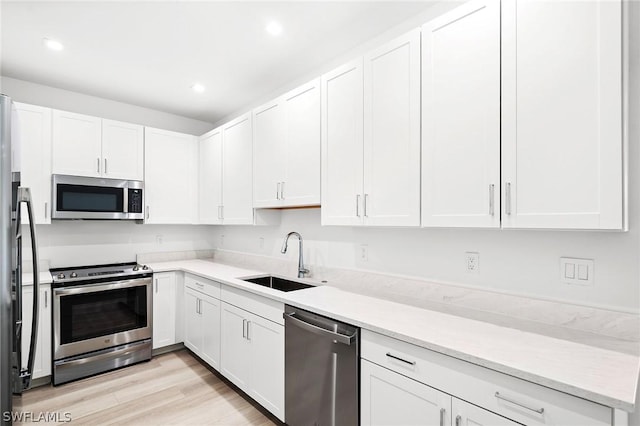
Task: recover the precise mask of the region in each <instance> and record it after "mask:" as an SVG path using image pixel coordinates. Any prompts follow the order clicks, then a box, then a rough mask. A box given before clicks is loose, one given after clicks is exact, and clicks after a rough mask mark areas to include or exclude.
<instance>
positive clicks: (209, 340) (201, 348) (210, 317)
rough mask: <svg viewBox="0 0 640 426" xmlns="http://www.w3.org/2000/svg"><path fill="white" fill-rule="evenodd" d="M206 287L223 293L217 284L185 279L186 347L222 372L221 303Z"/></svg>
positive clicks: (188, 277)
mask: <svg viewBox="0 0 640 426" xmlns="http://www.w3.org/2000/svg"><path fill="white" fill-rule="evenodd" d="M200 281H204V282H200ZM194 286H195V288H194ZM205 286H212V287H214V291H215V290H216V289H217V291H218V292H219V290H220V287H219V285H218V284H217V283H212V282H210V281H208V280H198V281H196V280H194V279H193V278H191V277H190V276H187V277H185V289H184V315H185V332H184V345H185V346H186V347H187V348H189V349H191V350H192V351H193V352H194V353H195V354H196V355H198V356H199V357H200V358H202V359H203V360H204V361H205V362H206V363H207V364H209V365H210V366H211V367H213V368H215V369H216V370H220V300H219V299H217V298H216V297H213V296H212V295H211V294H208V293H209V288H206V287H205Z"/></svg>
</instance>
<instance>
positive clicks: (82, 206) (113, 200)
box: [56, 184, 124, 213]
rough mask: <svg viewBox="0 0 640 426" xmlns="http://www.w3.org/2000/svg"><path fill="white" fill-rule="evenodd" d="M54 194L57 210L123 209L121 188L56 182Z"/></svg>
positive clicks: (106, 210)
mask: <svg viewBox="0 0 640 426" xmlns="http://www.w3.org/2000/svg"><path fill="white" fill-rule="evenodd" d="M56 196H57V200H56V201H57V205H58V210H59V211H73V212H109V213H112V212H113V213H120V212H122V211H123V204H124V189H123V188H113V187H106V186H105V187H103V186H86V185H68V184H58V185H57V194H56Z"/></svg>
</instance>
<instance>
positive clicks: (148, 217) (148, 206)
mask: <svg viewBox="0 0 640 426" xmlns="http://www.w3.org/2000/svg"><path fill="white" fill-rule="evenodd" d="M147 219H149V206H147Z"/></svg>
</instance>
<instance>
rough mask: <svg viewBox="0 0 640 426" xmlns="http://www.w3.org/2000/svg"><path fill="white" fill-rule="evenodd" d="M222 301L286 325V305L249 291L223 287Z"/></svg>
mask: <svg viewBox="0 0 640 426" xmlns="http://www.w3.org/2000/svg"><path fill="white" fill-rule="evenodd" d="M220 298H221V300H223V301H225V302H227V303H229V304H230V305H233V306H236V307H238V308H241V309H244V310H245V311H249V312H252V313H254V314H256V315H258V316H261V317H263V318H266V319H268V320H270V321H273V322H275V323H277V324H281V325H284V318H282V314H283V313H284V303H282V302H277V301H275V300H272V299H268V298H266V297H263V296H258V295H257V294H253V293H249V292H248V291H244V290H239V289H237V288H233V287H229V286H226V285H225V286H222V291H221V297H220Z"/></svg>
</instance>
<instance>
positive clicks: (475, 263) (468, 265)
mask: <svg viewBox="0 0 640 426" xmlns="http://www.w3.org/2000/svg"><path fill="white" fill-rule="evenodd" d="M464 268H465V270H466V271H467V273H469V274H479V273H480V253H477V252H472V251H468V252H466V253H465V254H464Z"/></svg>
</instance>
